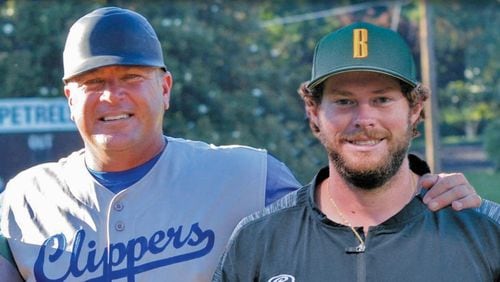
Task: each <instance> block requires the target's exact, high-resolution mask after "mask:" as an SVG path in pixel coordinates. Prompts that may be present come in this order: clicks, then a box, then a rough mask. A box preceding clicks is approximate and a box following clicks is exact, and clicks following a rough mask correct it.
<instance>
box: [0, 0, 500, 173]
mask: <svg viewBox="0 0 500 282" xmlns="http://www.w3.org/2000/svg"><path fill="white" fill-rule="evenodd" d="M441 2H443V1H430V3H431V4H432V5H433V6H434V7H435V10H436V13H435V15H436V17H435V19H436V20H435V23H434V24H433V26H434V27H435V28H436V38H438V39H439V40H436V54H437V57H438V60H439V69H438V75H439V78H440V85H439V88H440V90H439V102H440V105H441V106H442V113H443V116H445V118H444V122H446V123H447V126H448V127H455V128H457V129H456V130H459V131H463V132H465V129H463V128H465V124H466V123H467V122H469V121H470V120H472V122H476V123H478V124H477V126H478V128H479V129H480V127H481V125H482V124H484V122H485V121H488V120H491V119H492V118H494V117H498V113H499V112H500V111H498V105H499V104H500V101H499V100H500V95H498V93H499V85H498V81H499V79H498V74H499V71H498V69H499V63H498V62H500V58H498V56H499V52H496V50H497V49H498V45H499V42H498V41H499V40H500V35H499V34H498V33H499V30H498V28H497V27H498V26H499V22H498V21H499V19H500V16H498V12H499V9H498V8H497V5H495V4H496V1H480V2H481V3H483V2H484V3H486V4H484V5H477V4H475V5H474V4H471V3H472V2H474V3H475V2H477V1H465V0H462V1H453V3H452V4H451V5H447V4H446V5H445V4H443V3H444V2H443V3H441ZM109 5H114V6H121V7H124V8H130V9H132V10H136V11H138V12H139V13H141V14H143V15H144V16H146V17H147V18H148V19H149V20H150V22H151V23H152V25H153V26H154V27H155V29H156V31H157V33H158V36H159V38H160V41H161V42H162V45H163V49H164V55H165V61H166V65H167V68H168V69H169V71H170V72H171V73H172V74H173V77H174V86H173V91H172V98H171V99H172V100H171V108H170V109H169V111H168V112H167V114H166V116H165V126H164V131H165V132H166V134H168V135H171V136H176V137H183V138H190V139H201V140H204V141H207V142H209V143H215V144H244V145H251V146H256V147H261V148H266V149H268V150H269V151H270V152H271V153H272V154H273V155H275V156H277V157H278V158H279V159H281V160H282V161H284V162H285V163H286V164H288V165H289V166H290V167H291V168H292V170H293V171H294V172H295V173H296V175H297V177H298V178H299V180H300V181H302V182H306V181H309V179H310V178H311V177H312V175H313V174H314V173H315V171H316V170H317V169H318V167H319V166H322V165H326V164H327V161H326V158H325V153H324V151H323V149H322V146H321V145H320V144H319V143H318V142H317V140H316V139H315V138H314V137H313V136H312V134H311V133H310V130H309V127H308V125H307V121H306V120H305V118H304V110H303V104H302V101H301V100H300V98H299V96H298V95H297V92H296V90H297V87H298V86H299V84H300V83H301V82H303V81H305V80H307V79H309V76H310V69H311V61H312V54H313V49H314V46H315V44H316V42H317V41H318V40H319V39H320V38H321V37H323V36H324V35H326V34H327V33H329V32H331V31H333V30H335V29H337V28H339V27H340V26H342V25H345V24H348V23H350V22H352V21H361V20H362V21H370V22H373V23H376V24H379V25H385V26H389V25H390V24H391V22H392V20H393V19H394V17H393V10H391V9H392V7H393V5H387V3H386V2H385V1H380V2H378V1H377V2H374V1H364V0H351V1H348V0H341V1H333V2H332V1H327V0H321V1H306V0H286V1H285V0H277V1H253V2H252V1H229V0H209V1H195V0H190V1H180V0H173V1H168V2H164V1H144V3H139V1H137V2H132V1H126V0H91V1H76V0H73V1H55V0H54V1H50V0H47V1H28V0H25V1H2V2H1V3H0V33H2V35H1V36H0V72H1V73H2V75H0V85H1V86H2V91H1V92H0V97H31V96H58V95H62V83H61V77H62V72H63V70H62V50H63V46H64V40H65V36H66V33H67V31H68V29H69V27H70V25H71V24H72V23H73V22H74V21H75V20H76V19H77V18H79V17H81V16H82V15H83V14H85V13H87V12H89V11H91V10H92V9H94V8H96V7H101V6H109ZM417 8H418V7H417V4H416V2H407V3H404V4H403V5H402V6H401V14H400V17H399V20H398V30H399V31H400V32H401V33H402V35H403V36H404V37H405V38H406V39H407V40H408V42H410V45H411V47H412V50H413V51H414V54H415V56H416V57H417V58H418V54H419V45H418V22H417V21H418V9H417ZM450 11H452V12H450ZM290 18H292V19H295V21H289V22H285V21H283V20H284V19H290ZM297 19H299V20H297ZM280 21H281V22H280ZM417 62H418V60H417ZM477 87H479V89H480V90H481V91H479V92H474V91H475V89H477ZM472 92H474V93H472ZM471 93H472V94H471ZM456 97H458V99H459V100H458V101H459V102H458V103H454V102H453V101H456V99H457V98H456ZM472 98H473V100H470V99H472ZM453 99H455V100H453ZM479 129H478V131H479Z"/></svg>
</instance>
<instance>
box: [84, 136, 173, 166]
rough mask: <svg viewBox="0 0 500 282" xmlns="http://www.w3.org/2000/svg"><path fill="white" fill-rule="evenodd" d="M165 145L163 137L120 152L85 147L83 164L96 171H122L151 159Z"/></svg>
mask: <svg viewBox="0 0 500 282" xmlns="http://www.w3.org/2000/svg"><path fill="white" fill-rule="evenodd" d="M165 145H166V141H165V139H164V137H163V136H161V139H157V140H155V141H154V142H151V144H142V145H141V146H140V148H138V147H137V146H135V147H134V148H123V149H120V150H106V149H104V150H103V149H100V148H99V149H95V148H93V147H91V146H85V163H86V164H87V166H88V167H89V168H91V169H93V170H96V171H107V172H114V171H124V170H128V169H131V168H134V167H137V166H139V165H141V164H144V163H145V162H147V161H149V160H150V159H152V158H153V157H154V156H156V155H157V154H158V153H160V152H161V151H162V150H163V148H164V147H165Z"/></svg>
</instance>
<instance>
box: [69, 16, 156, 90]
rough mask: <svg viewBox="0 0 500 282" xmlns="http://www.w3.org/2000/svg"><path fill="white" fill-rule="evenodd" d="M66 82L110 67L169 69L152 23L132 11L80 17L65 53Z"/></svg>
mask: <svg viewBox="0 0 500 282" xmlns="http://www.w3.org/2000/svg"><path fill="white" fill-rule="evenodd" d="M63 64H64V76H63V81H67V80H68V79H69V78H71V77H73V76H75V75H78V74H81V73H83V72H86V71H90V70H92V69H95V68H99V67H103V66H109V65H137V66H151V67H159V68H163V69H164V70H166V67H165V63H164V61H163V52H162V49H161V44H160V41H159V40H158V37H157V35H156V33H155V31H154V29H153V27H152V26H151V24H150V23H149V22H148V21H147V20H146V18H144V17H143V16H142V15H140V14H138V13H136V12H133V11H131V10H127V9H122V8H117V7H106V8H100V9H97V10H94V11H92V12H91V13H89V14H87V15H85V16H83V17H81V18H80V19H79V20H77V21H76V22H75V23H74V24H73V26H72V27H71V28H70V30H69V33H68V37H67V39H66V44H65V47H64V52H63Z"/></svg>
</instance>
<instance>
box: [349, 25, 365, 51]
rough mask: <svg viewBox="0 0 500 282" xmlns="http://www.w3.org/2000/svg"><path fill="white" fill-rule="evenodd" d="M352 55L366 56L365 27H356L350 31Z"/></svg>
mask: <svg viewBox="0 0 500 282" xmlns="http://www.w3.org/2000/svg"><path fill="white" fill-rule="evenodd" d="M352 33H353V34H352V35H353V36H352V38H353V43H352V57H353V58H366V57H368V30H366V29H365V28H356V29H354V30H353V31H352Z"/></svg>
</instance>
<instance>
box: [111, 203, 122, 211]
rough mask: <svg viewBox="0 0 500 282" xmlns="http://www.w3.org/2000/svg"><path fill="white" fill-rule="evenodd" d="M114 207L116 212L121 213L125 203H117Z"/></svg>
mask: <svg viewBox="0 0 500 282" xmlns="http://www.w3.org/2000/svg"><path fill="white" fill-rule="evenodd" d="M113 207H114V209H115V211H121V210H123V203H122V202H116V203H115V205H114V206H113Z"/></svg>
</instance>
